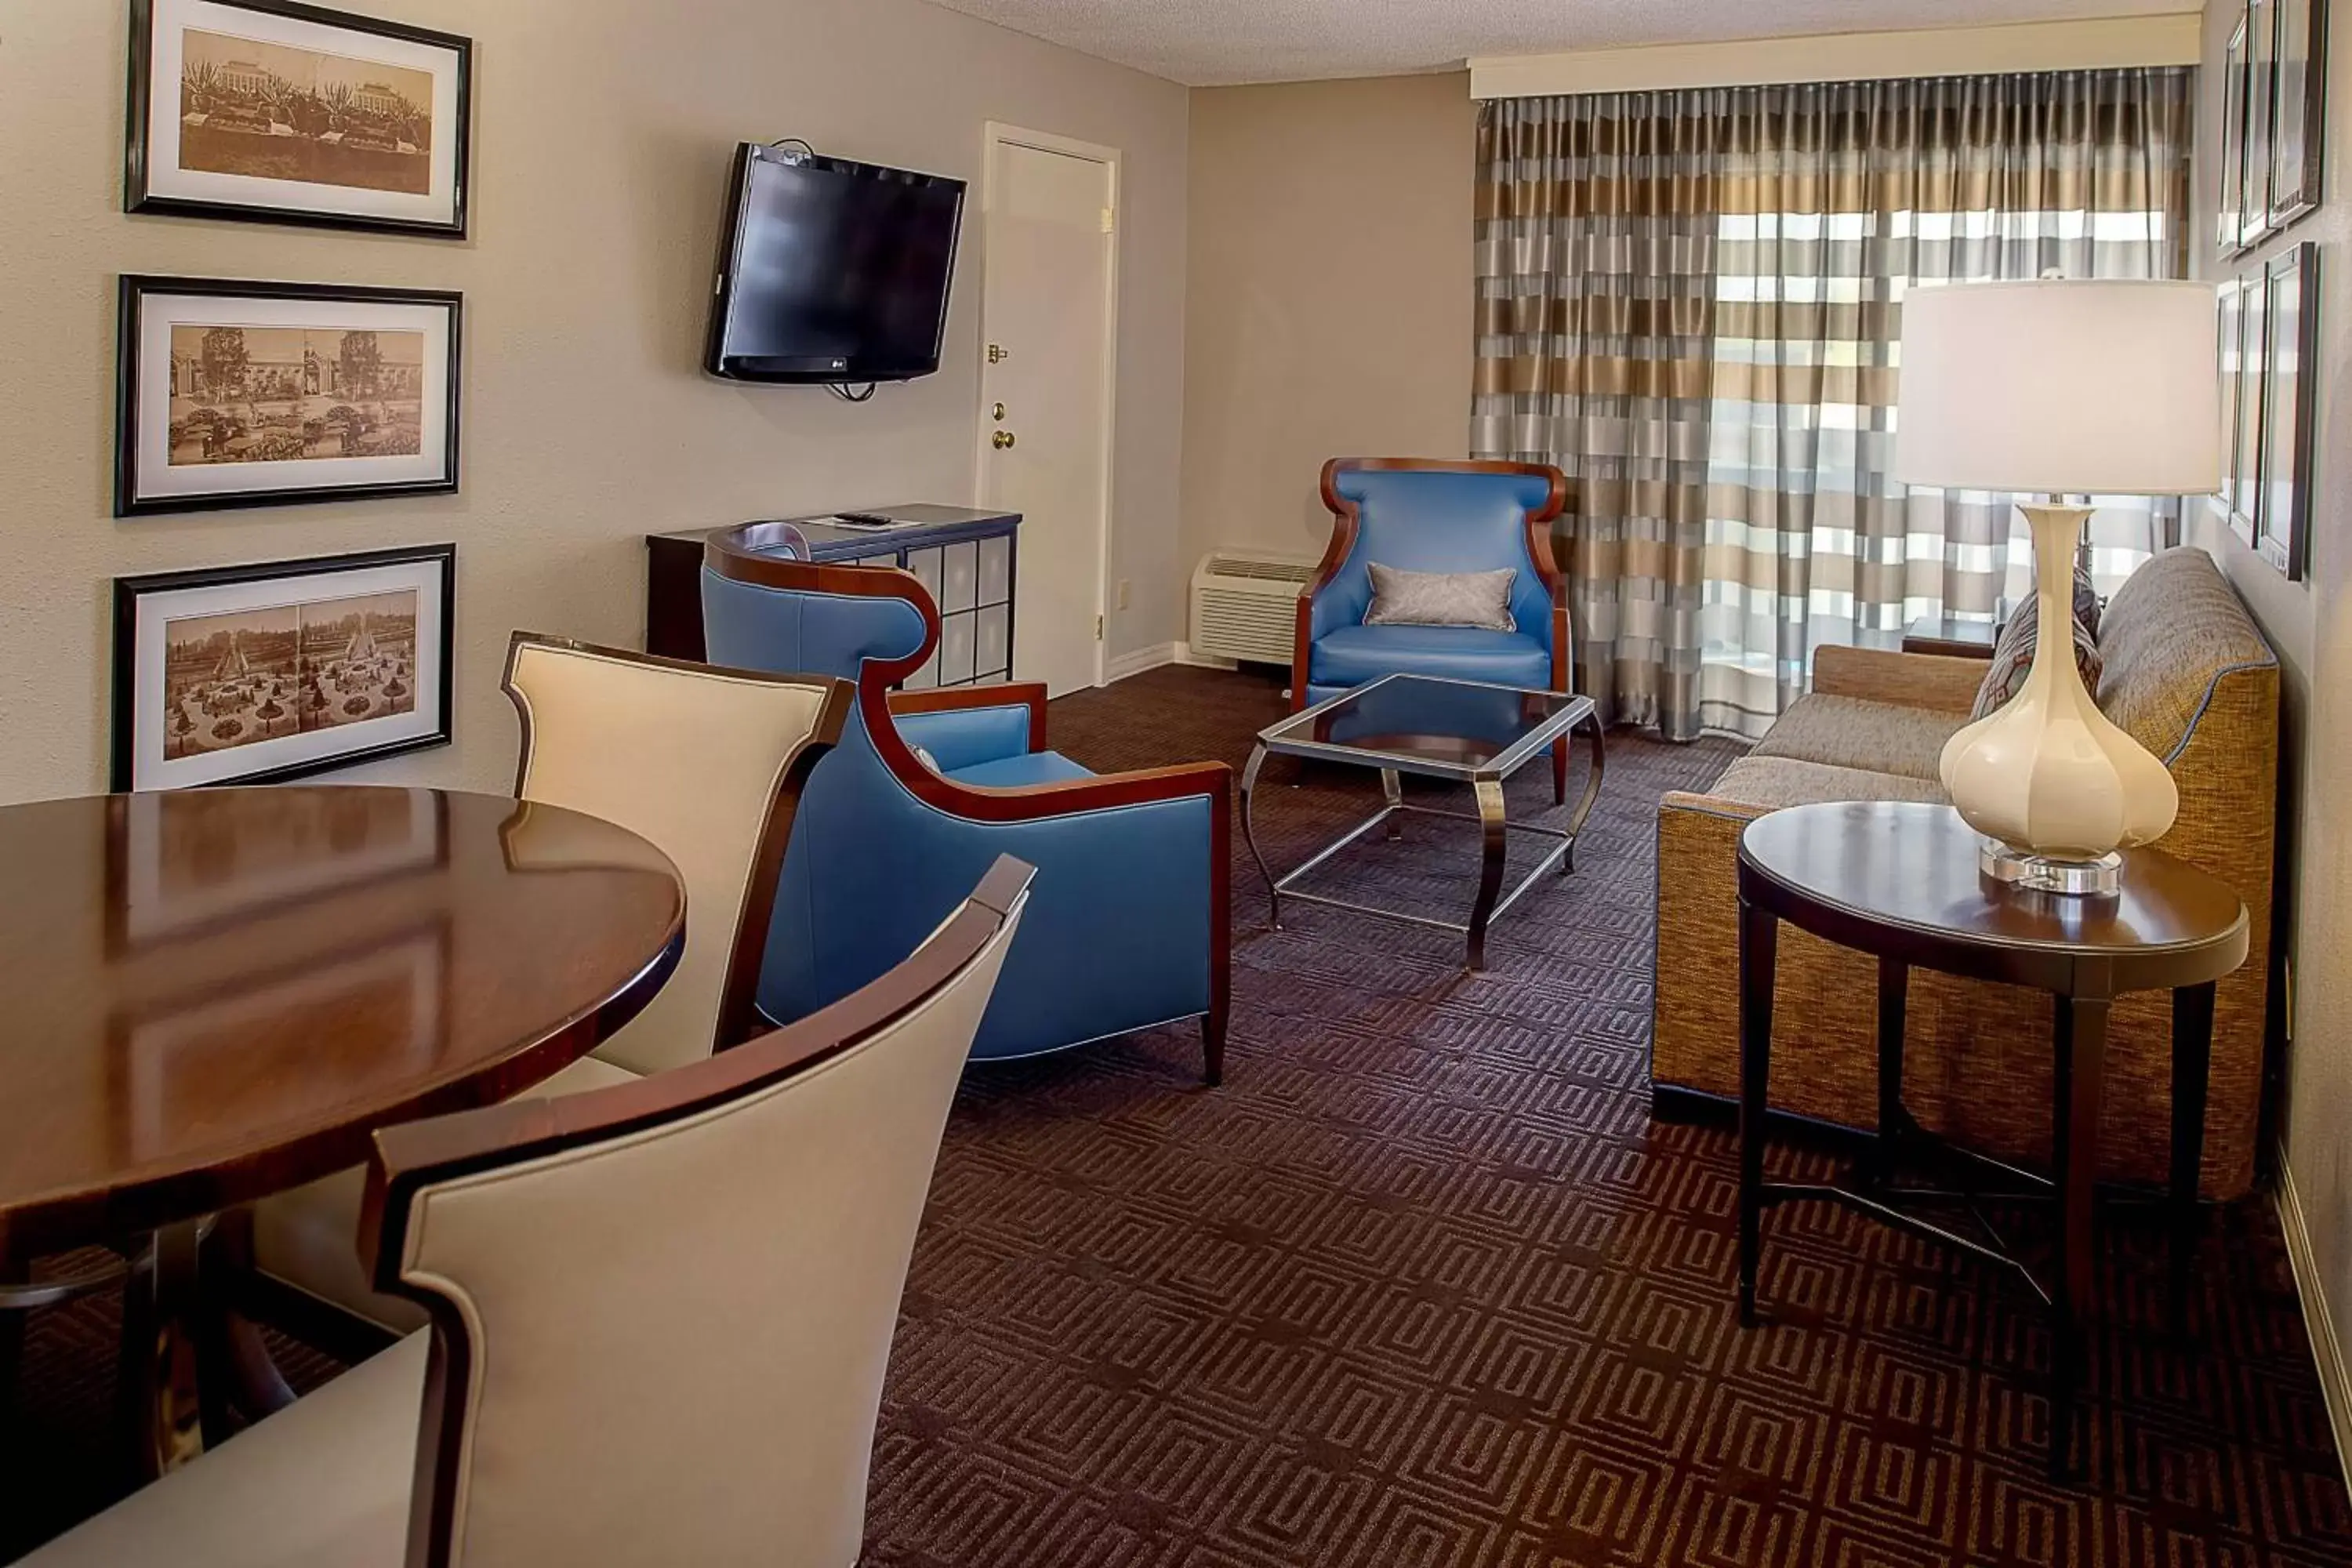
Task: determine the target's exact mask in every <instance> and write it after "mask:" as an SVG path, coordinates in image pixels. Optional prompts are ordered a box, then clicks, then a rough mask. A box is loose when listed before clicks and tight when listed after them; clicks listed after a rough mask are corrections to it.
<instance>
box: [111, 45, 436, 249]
mask: <svg viewBox="0 0 2352 1568" xmlns="http://www.w3.org/2000/svg"><path fill="white" fill-rule="evenodd" d="M473 52H474V46H473V44H472V42H471V40H469V39H466V38H461V37H456V36H454V35H452V34H448V33H436V32H428V31H427V30H425V28H422V27H410V26H402V25H400V24H398V23H394V22H385V21H380V20H378V19H376V18H375V17H373V16H352V15H350V14H349V13H346V12H341V11H329V10H324V9H321V8H320V7H319V6H316V5H301V4H298V3H296V0H131V90H130V95H129V102H130V123H129V126H128V129H127V131H126V132H125V138H124V164H123V185H122V205H123V210H124V211H126V212H134V213H173V214H179V215H182V216H190V217H215V218H246V219H251V220H255V221H257V222H263V223H295V224H317V225H324V226H331V227H336V228H363V229H379V230H391V231H395V232H402V233H410V234H429V235H441V236H446V237H451V238H462V237H464V235H465V233H466V179H467V174H466V157H467V124H468V121H469V118H470V114H471V109H472V104H471V94H472V68H473Z"/></svg>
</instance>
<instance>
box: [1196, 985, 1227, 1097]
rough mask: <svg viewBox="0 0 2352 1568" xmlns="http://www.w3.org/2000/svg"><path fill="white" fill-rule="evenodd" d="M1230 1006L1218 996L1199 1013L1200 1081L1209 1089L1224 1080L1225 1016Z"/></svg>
mask: <svg viewBox="0 0 2352 1568" xmlns="http://www.w3.org/2000/svg"><path fill="white" fill-rule="evenodd" d="M1232 1007H1233V1004H1232V1003H1231V1002H1229V1001H1226V1000H1225V999H1224V998H1223V997H1220V998H1218V1000H1217V1002H1216V1004H1215V1005H1213V1006H1212V1007H1211V1008H1210V1009H1209V1010H1208V1011H1207V1012H1205V1013H1203V1014H1202V1015H1201V1058H1202V1064H1201V1067H1202V1070H1201V1081H1202V1082H1203V1083H1205V1084H1207V1085H1208V1086H1209V1087H1210V1088H1211V1089H1214V1088H1216V1087H1217V1086H1218V1085H1219V1084H1221V1083H1223V1082H1224V1081H1225V1016H1226V1014H1227V1013H1229V1012H1230V1011H1231V1010H1232Z"/></svg>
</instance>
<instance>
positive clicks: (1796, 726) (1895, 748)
mask: <svg viewBox="0 0 2352 1568" xmlns="http://www.w3.org/2000/svg"><path fill="white" fill-rule="evenodd" d="M1968 721H1969V716H1968V715H1967V714H1965V713H1952V712H1947V711H1943V710H1937V709H1932V708H1904V707H1898V706H1897V705H1895V703H1892V702H1871V701H1866V700H1864V699H1862V698H1859V697H1826V696H1823V695H1822V693H1820V692H1818V691H1817V692H1813V693H1811V695H1809V696H1804V697H1800V698H1798V699H1797V700H1796V701H1794V702H1792V703H1790V705H1789V708H1788V710H1787V711H1786V712H1784V713H1782V714H1781V715H1780V718H1779V719H1777V720H1775V721H1773V724H1772V728H1771V729H1770V730H1769V731H1767V732H1766V733H1765V736H1764V738H1763V739H1762V740H1761V741H1759V742H1757V743H1756V750H1755V752H1754V754H1755V755H1757V756H1759V757H1789V758H1792V759H1794V760H1796V761H1798V762H1805V763H1826V764H1828V765H1829V766H1831V767H1833V768H1858V769H1861V770H1863V771H1864V772H1868V773H1902V774H1904V775H1906V776H1907V777H1910V778H1915V779H1928V780H1934V779H1937V778H1939V777H1941V776H1942V775H1941V774H1940V773H1939V772H1938V771H1937V765H1936V764H1937V760H1938V759H1939V758H1940V757H1942V755H1943V752H1944V742H1947V741H1948V740H1950V739H1951V738H1952V737H1953V736H1954V735H1955V734H1957V733H1958V732H1959V731H1960V730H1961V729H1962V728H1964V727H1965V726H1966V725H1967V724H1968ZM1830 798H1832V799H1835V798H1837V797H1836V796H1831V797H1830ZM1853 798H1860V799H1874V798H1878V797H1875V796H1857V797H1853ZM1885 798H1886V799H1890V800H1894V799H1903V800H1911V799H1916V798H1919V797H1917V796H1913V795H1901V796H1896V795H1889V796H1886V797H1885ZM1937 798H1940V796H1939V797H1937Z"/></svg>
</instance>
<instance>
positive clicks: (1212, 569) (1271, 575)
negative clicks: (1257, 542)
mask: <svg viewBox="0 0 2352 1568" xmlns="http://www.w3.org/2000/svg"><path fill="white" fill-rule="evenodd" d="M1205 569H1206V571H1207V572H1208V574H1209V575H1211V576H1213V577H1230V578H1236V579H1242V580H1246V581H1249V582H1263V583H1288V584H1291V585H1292V586H1293V587H1297V588H1303V587H1305V586H1307V584H1309V583H1312V582H1313V581H1315V563H1314V562H1312V561H1309V560H1307V559H1305V558H1304V557H1297V558H1289V557H1285V558H1279V559H1277V558H1276V557H1274V556H1270V555H1212V556H1210V557H1209V559H1208V562H1207V563H1206V567H1205Z"/></svg>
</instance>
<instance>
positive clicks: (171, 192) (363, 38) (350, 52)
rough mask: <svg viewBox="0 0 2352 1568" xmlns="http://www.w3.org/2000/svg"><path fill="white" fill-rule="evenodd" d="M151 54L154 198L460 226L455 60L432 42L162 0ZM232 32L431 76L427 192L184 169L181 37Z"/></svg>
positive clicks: (150, 189) (200, 0)
mask: <svg viewBox="0 0 2352 1568" xmlns="http://www.w3.org/2000/svg"><path fill="white" fill-rule="evenodd" d="M154 26H155V32H154V42H153V47H152V48H151V49H150V50H149V51H148V60H147V194H148V195H152V196H165V197H170V198H173V199H174V200H179V201H198V202H225V203H229V204H232V205H238V206H259V207H297V208H300V209H303V210H305V211H318V212H328V213H338V214H343V215H347V216H353V217H383V218H400V219H404V220H407V221H410V222H416V223H442V224H446V223H454V222H456V221H457V55H456V54H455V53H453V52H452V51H451V50H449V49H446V48H443V47H437V46H436V45H432V44H418V43H412V42H410V41H409V40H407V39H405V38H387V37H382V36H381V35H378V34H374V33H354V32H351V31H348V30H346V29H344V28H341V27H331V26H325V25H323V24H320V23H318V22H305V21H300V20H298V19H296V18H294V17H292V16H272V15H270V14H269V13H268V12H263V11H247V10H244V9H241V8H239V7H237V6H235V5H215V4H214V3H213V0H155V23H154ZM190 27H194V28H195V29H196V30H197V31H199V32H205V33H226V34H228V35H230V36H232V37H239V38H252V39H255V40H257V41H258V42H261V43H267V44H286V45H289V46H291V47H295V48H298V49H315V50H318V51H319V52H320V53H322V54H332V55H342V56H345V57H346V58H361V59H369V60H375V61H379V62H381V63H383V64H384V65H394V66H404V67H406V68H408V69H410V70H418V71H425V72H428V73H430V74H431V76H432V78H433V147H432V152H431V153H430V158H431V164H432V172H431V174H430V175H429V176H428V182H429V183H428V184H427V185H426V188H425V195H421V196H419V195H409V194H408V193H406V192H404V191H371V190H366V189H362V188H360V187H357V186H352V185H321V184H311V183H310V182H308V181H303V180H265V179H256V178H254V177H253V176H251V175H247V174H215V173H214V172H212V171H210V170H206V169H183V168H182V167H180V71H181V66H182V63H183V56H184V41H183V38H182V37H181V35H182V34H183V33H184V31H185V30H186V29H188V28H190Z"/></svg>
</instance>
